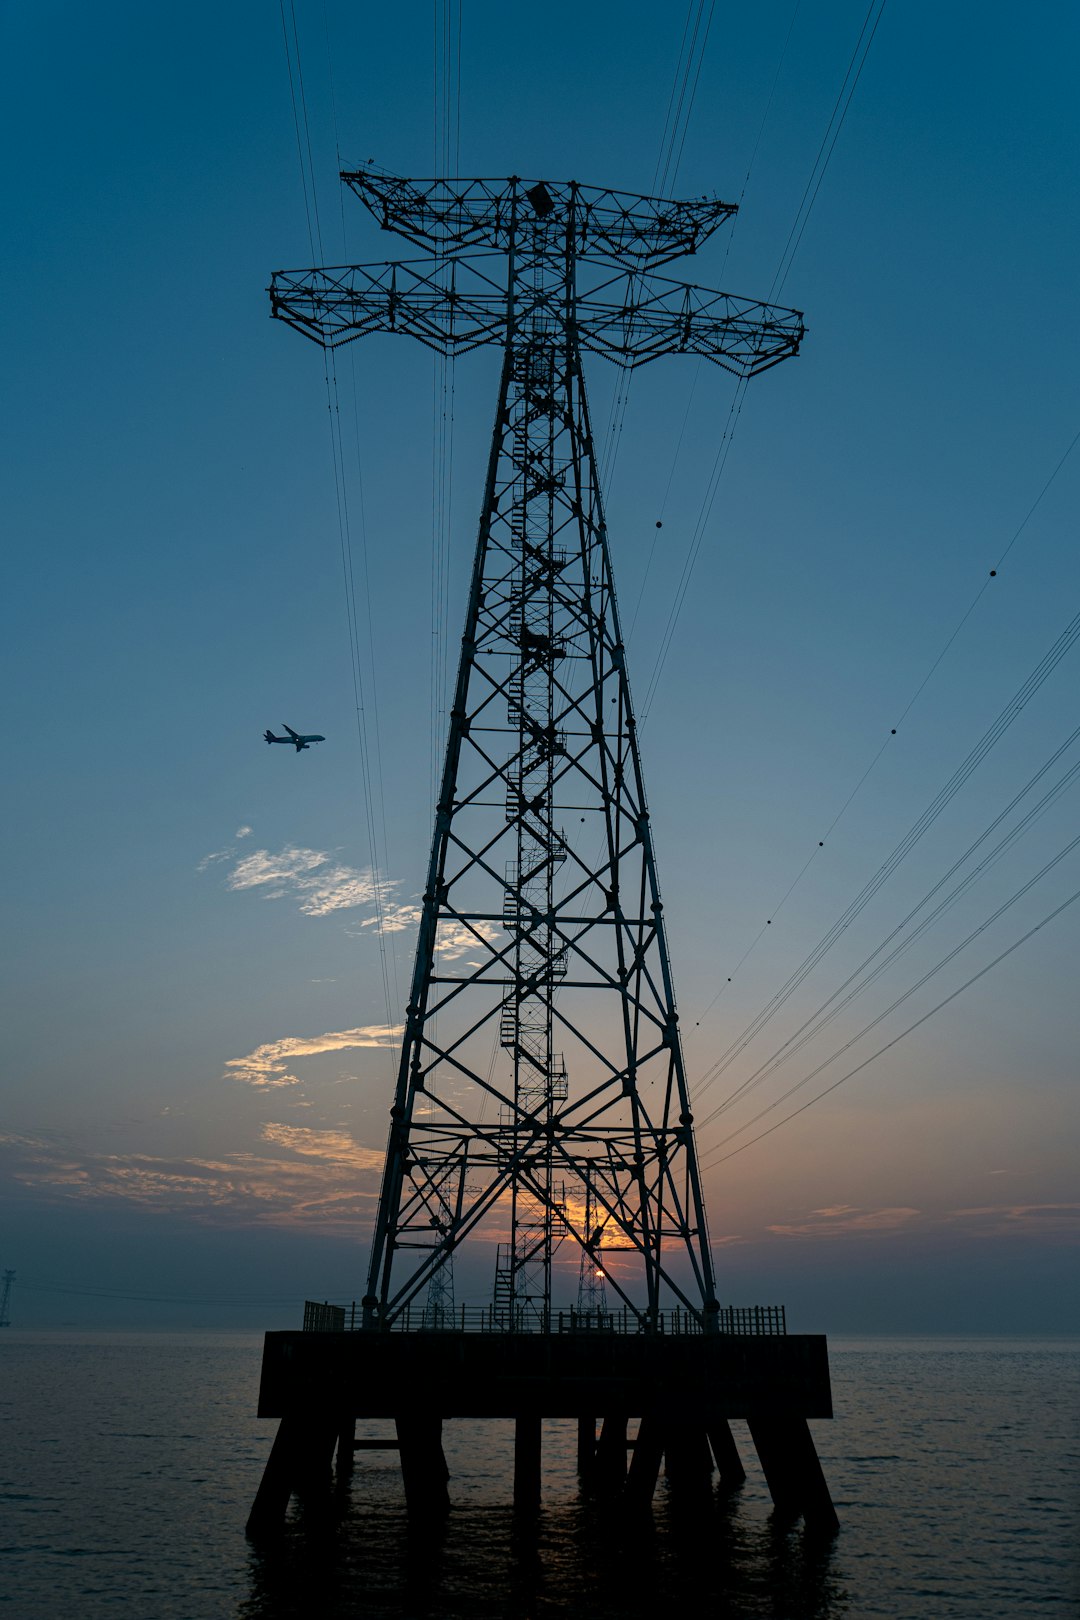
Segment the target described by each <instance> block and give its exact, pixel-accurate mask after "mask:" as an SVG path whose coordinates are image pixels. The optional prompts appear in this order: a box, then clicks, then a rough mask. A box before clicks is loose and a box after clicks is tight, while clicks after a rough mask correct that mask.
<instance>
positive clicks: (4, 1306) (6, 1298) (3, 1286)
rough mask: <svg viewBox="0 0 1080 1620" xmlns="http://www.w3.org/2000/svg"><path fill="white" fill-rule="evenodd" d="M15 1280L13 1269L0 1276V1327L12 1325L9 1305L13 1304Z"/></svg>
mask: <svg viewBox="0 0 1080 1620" xmlns="http://www.w3.org/2000/svg"><path fill="white" fill-rule="evenodd" d="M14 1282H15V1273H14V1272H13V1271H5V1272H4V1274H3V1276H2V1277H0V1327H10V1326H11V1315H10V1310H9V1307H10V1304H11V1290H12V1286H13V1284H14Z"/></svg>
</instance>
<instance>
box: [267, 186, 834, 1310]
mask: <svg viewBox="0 0 1080 1620" xmlns="http://www.w3.org/2000/svg"><path fill="white" fill-rule="evenodd" d="M342 178H343V180H344V181H345V183H346V184H347V185H348V186H350V187H351V188H352V190H353V191H355V192H356V193H357V194H358V195H359V196H360V198H361V200H362V201H363V202H364V203H365V204H366V206H367V207H368V208H369V209H370V210H371V212H372V213H373V214H374V215H375V217H376V218H377V219H378V220H379V222H380V224H381V225H382V226H383V228H384V229H387V230H391V231H395V232H397V233H398V234H399V235H401V236H404V237H405V238H406V239H407V240H409V241H410V242H412V243H414V244H415V245H418V246H420V247H422V248H424V249H426V250H429V251H434V254H435V257H434V258H433V259H430V260H410V261H403V262H399V263H396V264H377V265H368V266H352V267H348V268H344V269H317V270H305V271H300V272H279V273H278V274H276V275H275V276H274V278H273V286H272V289H271V302H272V309H273V313H274V315H275V316H277V317H278V318H280V319H282V320H285V321H287V322H289V323H290V324H291V325H293V326H295V327H296V328H297V329H298V330H299V331H301V332H303V333H305V335H307V336H308V337H311V338H314V339H315V341H316V342H318V343H320V344H321V345H322V346H324V347H326V348H333V347H335V346H337V345H340V344H344V343H348V342H351V341H353V340H354V339H355V338H357V337H360V336H363V335H365V334H368V333H374V332H395V333H402V334H406V335H410V336H412V337H415V338H418V339H419V340H420V342H422V343H424V344H426V345H427V346H428V347H429V348H432V349H435V350H436V351H437V352H439V353H450V352H462V351H465V350H468V349H472V348H476V347H477V346H479V345H481V344H495V345H497V346H498V347H499V348H501V350H502V375H501V380H500V383H499V393H498V402H497V405H496V412H495V428H494V435H493V439H492V444H491V451H490V456H489V460H488V472H487V481H486V486H485V492H484V500H483V508H482V513H481V518H480V531H479V537H478V540H477V547H476V554H475V559H474V563H473V572H472V580H471V584H470V589H469V600H468V609H467V613H466V618H465V630H464V635H463V637H462V644H461V662H460V666H459V669H458V677H457V685H456V689H455V695H454V700H453V707H452V710H451V716H450V734H449V739H448V743H447V751H446V760H445V765H444V769H443V774H442V784H441V789H440V792H439V799H438V805H437V810H436V822H435V834H434V839H433V843H432V848H431V857H430V863H429V867H428V877H427V882H426V885H425V890H424V896H423V910H422V916H421V921H420V930H419V939H418V944H417V951H416V961H415V968H414V972H413V978H412V987H411V993H410V996H409V1003H408V1007H407V1009H406V1025H405V1034H404V1040H403V1044H402V1051H401V1062H400V1067H399V1071H398V1082H397V1089H396V1093H395V1097H394V1104H393V1107H392V1109H391V1129H390V1139H389V1144H388V1148H387V1155H386V1167H385V1173H384V1179H383V1185H382V1193H381V1197H380V1202H379V1208H378V1215H377V1219H376V1226H375V1235H374V1241H373V1244H372V1254H371V1268H370V1272H369V1277H368V1290H367V1296H366V1298H365V1300H364V1321H365V1325H366V1326H367V1327H369V1328H379V1327H389V1326H391V1325H392V1324H393V1323H394V1322H395V1321H396V1320H397V1319H398V1318H399V1317H400V1316H401V1314H402V1313H403V1312H404V1311H405V1310H406V1308H407V1307H408V1306H409V1305H410V1303H411V1302H412V1301H413V1300H414V1299H416V1298H417V1296H418V1295H420V1294H421V1292H422V1291H423V1290H425V1289H428V1290H429V1293H428V1299H429V1301H430V1300H431V1297H432V1296H431V1293H430V1285H431V1282H432V1279H433V1278H434V1277H435V1276H436V1275H437V1274H438V1273H439V1272H440V1270H442V1269H444V1268H445V1267H446V1266H447V1265H448V1264H449V1262H450V1260H451V1257H452V1256H453V1255H454V1254H455V1253H457V1251H458V1250H459V1249H460V1247H461V1245H462V1243H463V1242H464V1241H465V1240H466V1239H467V1238H469V1237H471V1236H473V1235H474V1234H477V1233H483V1234H484V1235H485V1236H487V1237H488V1238H489V1239H491V1240H495V1241H498V1243H499V1248H498V1255H499V1259H498V1261H497V1264H496V1287H495V1307H496V1308H495V1314H496V1315H497V1316H498V1317H499V1319H500V1321H501V1323H502V1325H504V1326H506V1327H507V1328H511V1329H518V1330H530V1329H531V1330H537V1329H539V1330H544V1329H546V1328H547V1327H548V1326H549V1325H550V1321H551V1317H550V1312H551V1308H552V1289H553V1268H554V1266H555V1263H556V1258H557V1256H558V1253H559V1250H560V1248H561V1246H562V1245H563V1244H564V1243H565V1242H566V1241H568V1240H569V1241H570V1243H571V1245H574V1244H576V1245H577V1246H578V1247H579V1248H580V1249H581V1251H582V1252H583V1253H584V1254H585V1255H586V1256H587V1255H588V1254H589V1253H590V1248H591V1245H592V1233H591V1231H590V1225H592V1226H600V1227H603V1228H604V1229H605V1230H606V1231H607V1232H608V1233H609V1235H610V1244H611V1248H612V1249H613V1250H614V1251H617V1253H618V1260H617V1263H616V1265H614V1266H612V1267H610V1268H609V1267H606V1266H605V1268H604V1269H605V1271H606V1272H607V1275H606V1277H605V1278H604V1281H605V1284H607V1283H610V1286H611V1290H612V1292H613V1293H615V1294H617V1295H618V1296H619V1298H620V1300H621V1302H622V1304H624V1305H625V1306H626V1308H627V1311H628V1313H630V1314H632V1315H633V1316H636V1317H637V1318H638V1322H639V1325H640V1326H641V1327H642V1328H644V1329H646V1330H647V1329H649V1328H651V1327H654V1326H656V1325H657V1324H658V1317H659V1311H660V1309H661V1302H662V1299H664V1298H665V1297H666V1298H668V1299H671V1300H672V1301H673V1302H678V1303H680V1304H681V1305H683V1306H685V1307H688V1308H689V1309H691V1310H692V1311H694V1312H695V1313H697V1314H698V1316H699V1318H700V1320H701V1322H702V1325H703V1326H704V1327H705V1328H706V1329H711V1328H713V1327H715V1326H716V1324H717V1320H718V1312H719V1305H718V1302H717V1299H716V1294H715V1288H714V1280H713V1268H712V1259H711V1255H710V1250H709V1240H708V1231H707V1226H706V1219H705V1208H704V1204H703V1201H702V1194H701V1183H700V1177H699V1173H698V1162H697V1154H696V1149H695V1145H694V1133H693V1116H692V1114H691V1111H690V1101H689V1094H688V1089H687V1083H686V1075H685V1069H684V1063H683V1054H682V1044H681V1038H680V1034H679V1027H678V1015H677V1013H676V1009H675V994H674V989H673V985H672V976H671V968H670V963H669V957H668V947H667V939H666V933H665V926H664V919H663V909H662V906H661V901H660V890H659V884H658V881H657V874H656V860H655V855H654V850H653V838H652V826H651V822H650V819H649V811H648V805H647V802H646V798H645V789H644V783H643V778H642V770H641V758H640V754H639V749H638V737H637V728H636V724H635V720H634V711H633V706H632V703H631V697H630V686H629V682H628V679H627V673H626V659H625V647H624V643H623V634H622V629H621V626H620V622H619V613H618V607H617V603H616V597H615V586H614V580H613V576H612V565H611V556H610V553H609V549H608V538H607V529H606V525H605V520H604V511H603V504H602V500H601V494H600V486H599V479H598V475H597V467H596V447H595V441H594V437H593V429H592V425H591V422H590V418H589V409H588V403H587V400H586V394H585V381H584V376H583V373H582V360H581V357H582V352H583V351H584V350H591V351H592V352H594V353H598V354H601V355H604V356H605V357H607V358H608V359H611V360H614V361H615V362H616V363H618V364H619V365H622V366H625V367H633V366H638V365H642V364H644V363H645V362H647V361H649V360H653V359H655V358H657V357H658V356H659V355H663V354H671V353H677V352H678V353H690V354H697V355H701V356H703V357H705V358H707V359H710V360H713V361H715V362H717V363H718V364H719V365H721V366H723V367H724V368H725V369H727V370H728V371H731V372H733V373H734V374H735V375H737V376H739V377H741V378H745V377H749V376H752V375H755V374H756V373H758V372H761V371H764V370H766V369H768V367H770V366H773V365H776V364H777V363H778V362H779V361H781V360H783V359H785V358H787V357H788V356H790V355H793V354H795V353H796V352H797V350H798V347H799V343H800V341H801V338H802V335H803V324H802V317H801V316H800V315H799V314H798V312H797V311H793V310H783V309H777V308H773V307H770V306H768V305H764V304H761V303H758V302H757V301H755V300H752V299H744V298H736V297H732V296H730V295H728V294H725V293H716V292H707V291H704V290H703V289H701V288H699V287H695V286H690V285H685V284H683V283H681V282H675V281H670V280H667V279H665V278H663V277H660V276H658V275H657V274H656V271H657V269H658V267H659V266H661V265H663V264H665V263H666V262H667V261H669V260H671V259H673V258H676V257H678V256H680V255H682V254H686V253H693V252H694V251H695V250H696V249H697V248H698V247H699V246H700V245H701V243H702V242H703V241H704V240H705V239H706V238H707V237H708V236H709V235H710V233H711V232H712V231H713V230H715V229H716V227H717V226H718V225H719V224H721V222H722V221H724V220H725V219H728V218H730V217H731V215H732V214H733V213H734V212H735V208H734V206H733V205H732V204H730V203H723V202H719V201H717V200H710V199H702V200H699V201H693V202H671V201H667V200H665V199H659V198H649V197H640V196H629V195H626V194H624V193H619V192H612V191H604V190H597V189H595V188H593V187H588V186H580V185H578V184H577V183H576V182H570V183H566V184H555V183H553V182H545V181H540V182H537V183H532V184H530V183H528V182H525V181H522V180H518V179H511V180H507V181H489V180H433V181H411V180H402V179H398V178H396V177H394V176H392V175H387V174H383V173H380V172H378V171H376V170H374V169H371V168H368V169H363V170H361V171H359V172H350V173H346V174H344V175H343V176H342ZM403 587H404V588H407V587H406V586H405V582H403ZM419 634H420V632H419V630H417V632H416V636H417V641H419ZM500 1055H501V1065H500V1061H499V1060H500ZM587 1212H591V1219H590V1218H587ZM572 1276H573V1273H572V1271H570V1270H569V1268H568V1276H567V1278H566V1284H567V1286H568V1287H572V1281H571V1279H572Z"/></svg>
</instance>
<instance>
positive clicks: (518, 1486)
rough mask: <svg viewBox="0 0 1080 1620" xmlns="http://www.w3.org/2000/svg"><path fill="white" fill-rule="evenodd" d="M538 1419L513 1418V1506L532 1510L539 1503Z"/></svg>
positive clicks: (530, 1417)
mask: <svg viewBox="0 0 1080 1620" xmlns="http://www.w3.org/2000/svg"><path fill="white" fill-rule="evenodd" d="M540 1451H541V1447H540V1419H539V1418H538V1417H532V1416H529V1417H518V1418H515V1419H514V1506H515V1507H516V1508H517V1509H519V1510H520V1511H525V1512H532V1511H534V1510H535V1509H536V1508H537V1507H539V1505H540Z"/></svg>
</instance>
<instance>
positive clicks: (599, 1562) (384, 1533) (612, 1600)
mask: <svg viewBox="0 0 1080 1620" xmlns="http://www.w3.org/2000/svg"><path fill="white" fill-rule="evenodd" d="M341 1509H343V1510H341ZM339 1510H341V1511H340V1516H339V1517H338V1518H336V1520H328V1518H327V1517H326V1516H325V1515H324V1513H322V1512H310V1513H308V1514H306V1515H305V1514H303V1513H301V1514H300V1515H299V1516H298V1517H297V1518H296V1519H294V1520H292V1521H291V1522H290V1523H289V1525H288V1527H287V1530H286V1532H285V1534H284V1535H282V1536H281V1537H280V1538H279V1539H277V1540H276V1541H275V1543H274V1544H273V1545H272V1546H271V1547H269V1548H264V1549H260V1550H259V1551H257V1552H254V1551H253V1552H252V1554H251V1565H250V1579H251V1592H250V1596H249V1597H248V1598H247V1599H246V1600H245V1601H244V1602H243V1603H242V1604H241V1605H240V1608H239V1610H238V1615H239V1616H240V1617H242V1620H294V1617H296V1620H299V1617H300V1616H308V1615H311V1614H314V1613H317V1614H318V1615H319V1616H321V1617H322V1616H325V1617H326V1620H346V1617H351V1616H364V1617H367V1620H383V1617H387V1620H389V1617H391V1616H392V1617H395V1620H397V1617H401V1620H404V1617H408V1620H412V1617H416V1620H420V1617H428V1616H430V1617H431V1620H458V1617H461V1620H466V1617H469V1620H472V1617H483V1616H507V1617H511V1616H512V1617H514V1620H534V1617H535V1620H540V1617H546V1616H552V1617H557V1616H565V1617H567V1620H578V1617H580V1620H608V1617H610V1620H616V1617H619V1616H626V1615H642V1616H645V1615H649V1616H651V1617H660V1616H664V1615H667V1614H678V1613H682V1612H686V1613H692V1612H695V1611H698V1610H700V1611H701V1612H704V1613H706V1614H719V1615H723V1616H725V1617H726V1620H751V1617H755V1620H756V1617H764V1616H777V1617H779V1616H785V1617H796V1616H797V1617H799V1620H840V1617H841V1616H845V1615H848V1614H850V1613H851V1610H850V1606H849V1602H848V1598H847V1594H846V1593H845V1591H844V1589H843V1585H842V1582H841V1581H840V1580H839V1579H838V1578H837V1576H836V1574H835V1572H834V1570H833V1567H832V1566H833V1563H834V1560H835V1553H834V1550H833V1543H832V1542H830V1541H827V1540H826V1541H823V1540H821V1539H820V1538H814V1537H811V1536H807V1535H806V1534H805V1533H804V1532H803V1530H802V1528H801V1526H799V1527H797V1528H790V1527H782V1526H780V1525H779V1524H777V1523H776V1521H775V1520H774V1518H773V1516H772V1515H769V1516H768V1517H767V1518H765V1519H764V1520H761V1519H759V1518H756V1517H753V1518H751V1517H748V1516H746V1515H743V1514H741V1513H740V1510H739V1506H738V1501H737V1497H736V1498H734V1499H732V1498H725V1497H723V1496H721V1495H719V1494H714V1495H713V1496H712V1498H711V1499H710V1500H708V1501H706V1502H687V1501H683V1502H681V1503H680V1502H679V1501H678V1499H677V1498H676V1497H675V1496H674V1495H673V1494H672V1493H669V1492H668V1491H667V1489H666V1488H665V1487H664V1485H663V1484H661V1486H660V1488H659V1489H658V1492H657V1501H656V1506H655V1509H654V1513H653V1515H652V1517H651V1518H649V1517H642V1518H637V1519H635V1520H634V1521H632V1522H630V1523H628V1522H627V1521H626V1520H625V1519H624V1518H622V1517H621V1516H620V1515H619V1514H618V1513H617V1512H616V1511H614V1510H608V1511H604V1510H602V1509H600V1508H599V1507H597V1506H596V1505H595V1504H593V1503H591V1502H589V1501H588V1500H581V1501H577V1502H561V1503H559V1504H557V1505H555V1506H548V1507H545V1508H543V1509H542V1510H541V1511H540V1513H539V1514H534V1515H529V1516H525V1517H521V1516H518V1515H515V1513H514V1512H513V1511H512V1510H511V1509H509V1508H504V1507H496V1506H487V1505H485V1506H479V1507H466V1508H459V1509H456V1510H455V1511H453V1512H452V1513H451V1516H450V1518H449V1519H448V1520H447V1521H446V1522H445V1523H444V1524H441V1525H437V1526H434V1527H432V1528H430V1529H428V1530H424V1531H419V1530H411V1529H410V1527H409V1525H408V1522H407V1520H406V1518H405V1514H404V1511H403V1510H402V1509H400V1508H392V1507H386V1506H379V1505H378V1504H377V1503H376V1502H373V1501H372V1500H371V1498H370V1496H367V1494H366V1493H365V1492H364V1491H363V1490H360V1491H359V1492H358V1493H357V1495H354V1496H353V1497H352V1498H351V1499H350V1500H348V1501H347V1502H346V1503H345V1504H340V1503H339Z"/></svg>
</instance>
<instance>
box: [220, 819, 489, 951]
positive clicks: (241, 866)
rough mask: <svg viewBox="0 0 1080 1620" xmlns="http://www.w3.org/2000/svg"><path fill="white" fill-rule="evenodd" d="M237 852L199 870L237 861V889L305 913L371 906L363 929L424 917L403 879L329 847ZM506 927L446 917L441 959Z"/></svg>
mask: <svg viewBox="0 0 1080 1620" xmlns="http://www.w3.org/2000/svg"><path fill="white" fill-rule="evenodd" d="M245 831H247V832H250V831H251V829H250V828H247V829H245V828H241V829H240V832H238V833H237V837H240V836H241V834H242V833H244V832H245ZM236 853H237V852H236V850H235V849H224V850H217V851H215V853H214V854H212V855H206V856H204V857H203V859H202V860H201V861H200V862H199V868H198V869H199V871H200V872H203V871H206V869H207V868H208V867H209V866H212V865H214V864H215V863H216V862H218V861H223V860H235V862H236V864H235V865H234V866H233V868H232V871H231V872H230V873H229V875H228V877H227V878H226V879H225V885H226V887H227V888H229V889H232V890H233V891H234V892H242V891H244V890H247V889H259V890H261V891H262V893H263V895H264V897H265V898H266V899H267V900H288V899H291V900H295V901H296V902H297V905H298V907H299V909H300V911H301V912H303V914H304V916H305V917H329V916H332V915H333V913H334V912H337V911H357V910H365V911H367V912H368V913H369V915H368V916H366V917H364V918H362V919H361V921H360V927H361V929H364V928H374V929H375V930H376V932H379V933H382V934H400V933H403V932H404V931H405V930H406V929H413V928H415V927H416V926H417V924H418V923H419V921H420V907H419V905H418V904H417V902H416V897H415V895H414V896H413V897H412V899H409V900H404V899H402V898H400V896H399V895H398V892H397V891H398V890H399V889H400V887H401V881H400V879H398V878H385V877H377V876H376V874H375V873H374V872H373V871H372V869H371V867H363V868H360V867H355V866H346V865H345V864H344V863H343V862H341V861H338V860H335V858H334V857H333V855H332V854H331V853H330V852H329V851H327V850H321V849H306V848H304V847H303V846H302V845H299V844H286V845H285V847H284V848H283V849H280V850H276V851H275V850H269V849H253V850H252V851H251V853H250V854H248V855H244V856H243V857H242V858H241V859H239V860H236ZM500 932H501V930H500V929H499V928H498V927H497V926H496V925H495V924H494V923H489V922H477V923H472V924H470V925H468V926H466V925H465V924H463V923H456V922H454V921H453V920H452V919H447V920H443V921H442V922H440V924H439V940H438V948H439V956H440V959H441V960H443V961H447V962H452V961H457V960H458V959H459V958H461V957H463V956H465V955H466V953H468V952H475V951H476V950H477V948H478V946H480V945H481V944H484V943H486V944H488V945H493V944H494V942H495V940H496V939H497V938H498V937H499V934H500ZM469 965H470V966H471V967H479V966H480V965H481V963H480V962H478V961H475V960H473V961H471V962H470V963H469Z"/></svg>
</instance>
